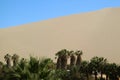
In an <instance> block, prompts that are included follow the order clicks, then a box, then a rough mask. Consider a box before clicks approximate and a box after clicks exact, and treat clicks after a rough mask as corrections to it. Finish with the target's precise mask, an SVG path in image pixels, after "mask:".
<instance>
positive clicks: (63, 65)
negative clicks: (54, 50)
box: [61, 49, 69, 69]
mask: <svg viewBox="0 0 120 80" xmlns="http://www.w3.org/2000/svg"><path fill="white" fill-rule="evenodd" d="M61 54H62V56H61V68H62V69H67V59H68V56H69V51H68V50H66V49H63V50H61Z"/></svg>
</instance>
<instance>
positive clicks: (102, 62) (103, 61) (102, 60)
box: [98, 57, 107, 79]
mask: <svg viewBox="0 0 120 80" xmlns="http://www.w3.org/2000/svg"><path fill="white" fill-rule="evenodd" d="M98 60H99V61H98V65H99V67H98V71H99V72H100V74H101V79H103V74H104V72H105V71H104V67H105V64H106V63H107V59H105V58H103V57H100V58H99V59H98Z"/></svg>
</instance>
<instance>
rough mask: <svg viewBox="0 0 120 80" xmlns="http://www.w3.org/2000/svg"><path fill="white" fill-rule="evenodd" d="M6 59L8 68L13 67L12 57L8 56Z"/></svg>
mask: <svg viewBox="0 0 120 80" xmlns="http://www.w3.org/2000/svg"><path fill="white" fill-rule="evenodd" d="M4 59H5V61H6V63H7V67H11V55H9V54H6V55H5V56H4Z"/></svg>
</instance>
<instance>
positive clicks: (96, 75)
mask: <svg viewBox="0 0 120 80" xmlns="http://www.w3.org/2000/svg"><path fill="white" fill-rule="evenodd" d="M95 80H97V72H96V71H95Z"/></svg>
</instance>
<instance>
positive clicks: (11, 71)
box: [0, 49, 120, 80]
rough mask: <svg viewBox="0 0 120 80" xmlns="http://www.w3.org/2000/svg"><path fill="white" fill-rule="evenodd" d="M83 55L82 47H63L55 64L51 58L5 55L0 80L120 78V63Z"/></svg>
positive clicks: (0, 64)
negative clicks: (82, 56) (87, 58)
mask: <svg viewBox="0 0 120 80" xmlns="http://www.w3.org/2000/svg"><path fill="white" fill-rule="evenodd" d="M82 54H83V52H82V51H81V50H77V51H69V50H66V49H62V50H60V51H58V52H57V53H56V55H57V62H56V63H54V62H53V60H51V59H50V58H46V59H38V58H36V57H30V59H24V58H22V59H19V56H18V55H17V54H14V55H13V56H11V55H9V54H6V55H5V57H4V58H5V61H6V64H4V63H3V62H0V80H93V79H91V78H93V77H92V76H93V75H94V80H118V78H119V77H120V65H118V64H115V63H109V62H108V61H107V59H106V58H104V57H93V58H92V59H90V61H82V58H81V55H82ZM68 58H70V64H67V63H68ZM11 62H13V65H11ZM98 74H100V75H101V76H100V77H98ZM103 75H106V78H103Z"/></svg>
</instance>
